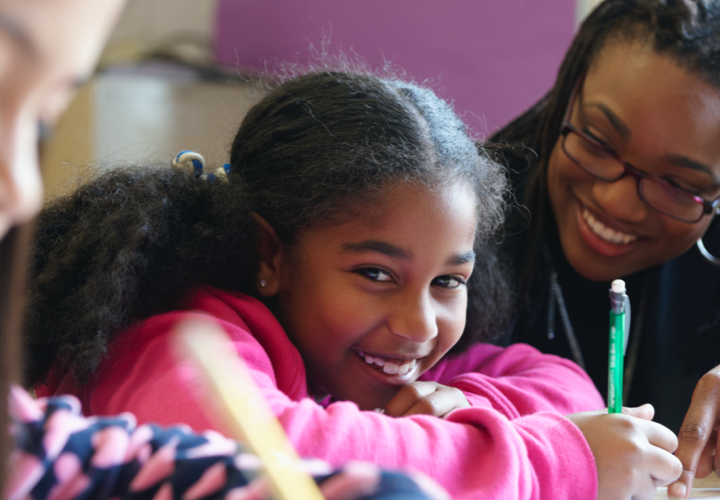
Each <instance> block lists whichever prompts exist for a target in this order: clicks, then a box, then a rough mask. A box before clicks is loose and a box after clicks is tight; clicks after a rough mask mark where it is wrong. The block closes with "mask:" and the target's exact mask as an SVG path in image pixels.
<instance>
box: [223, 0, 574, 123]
mask: <svg viewBox="0 0 720 500" xmlns="http://www.w3.org/2000/svg"><path fill="white" fill-rule="evenodd" d="M574 9H575V0H524V1H523V0H464V1H460V0H442V1H441V0H357V1H349V0H219V6H218V11H217V29H216V47H217V56H218V59H219V61H220V63H221V64H224V65H230V66H235V67H240V68H252V69H260V70H262V69H264V68H265V67H266V65H267V67H268V68H269V69H272V68H273V64H274V62H276V61H294V62H301V63H302V62H304V61H308V60H312V55H311V51H310V50H309V48H310V45H311V44H312V45H313V46H314V47H316V48H320V46H321V41H322V39H323V33H328V34H329V35H330V36H329V38H330V41H331V43H330V51H331V52H332V51H337V50H338V49H340V50H342V51H345V52H350V51H353V52H355V53H357V54H359V55H360V56H361V57H362V58H363V59H364V60H365V61H367V62H368V63H370V64H371V65H372V66H373V67H377V66H379V65H381V64H382V62H383V60H384V59H387V60H390V61H392V62H394V63H395V65H396V66H398V67H400V68H402V69H403V70H405V71H406V72H407V73H408V74H409V75H412V76H413V77H414V78H415V80H416V81H420V82H422V81H425V80H428V81H429V83H430V86H431V87H432V88H433V89H434V90H435V91H436V92H438V93H439V94H440V95H442V96H443V97H445V98H446V99H448V100H451V101H453V102H454V106H455V109H456V111H457V112H458V113H459V114H460V116H461V117H463V118H464V120H465V121H466V123H468V124H469V125H470V126H471V127H472V128H473V129H474V130H475V131H476V132H477V133H478V134H479V135H486V133H492V132H493V131H494V130H495V129H496V128H497V127H499V126H501V125H503V124H504V123H506V122H507V121H508V120H510V119H511V118H512V117H514V116H516V115H517V114H518V113H520V112H522V111H523V110H524V109H525V108H527V107H528V106H530V105H531V104H533V103H534V102H535V101H536V100H537V99H539V98H540V96H542V95H543V94H544V93H545V92H546V91H547V90H548V89H549V88H550V85H551V84H552V82H553V80H554V77H555V73H556V72H557V69H558V67H559V65H560V62H561V60H562V56H563V54H564V52H565V50H566V49H567V47H568V46H569V44H570V40H571V38H572V33H573V23H574V16H575V10H574Z"/></svg>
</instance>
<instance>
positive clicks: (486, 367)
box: [420, 344, 605, 419]
mask: <svg viewBox="0 0 720 500" xmlns="http://www.w3.org/2000/svg"><path fill="white" fill-rule="evenodd" d="M420 380H427V381H434V382H438V383H440V384H443V385H446V386H449V387H454V388H457V389H460V390H461V391H462V392H463V393H464V394H465V397H466V398H467V400H468V402H469V403H470V404H471V405H472V406H481V407H482V406H484V407H488V408H494V409H495V410H497V411H499V412H501V413H502V414H503V415H505V416H506V417H507V418H510V419H512V418H517V417H519V416H522V415H529V414H531V413H535V412H538V411H554V412H557V413H559V414H561V415H569V414H571V413H578V412H583V411H592V410H598V409H601V408H604V407H605V403H604V401H603V400H602V397H601V396H600V393H599V392H598V391H597V389H596V388H595V385H594V384H593V382H592V380H591V379H590V377H588V375H587V374H586V373H585V372H584V371H583V370H582V369H581V368H580V367H579V366H577V365H576V364H575V363H573V362H572V361H569V360H567V359H564V358H561V357H559V356H554V355H552V354H543V353H541V352H540V351H538V350H537V349H535V348H534V347H531V346H529V345H526V344H513V345H511V346H510V347H507V348H502V347H498V346H494V345H490V344H477V345H475V346H473V347H472V348H471V349H469V350H468V351H467V352H465V353H464V354H462V355H460V356H455V357H449V358H446V359H445V360H443V361H442V362H440V363H438V364H437V365H436V366H435V367H433V368H432V369H431V370H429V371H428V372H426V373H425V374H424V375H423V376H422V377H421V378H420Z"/></svg>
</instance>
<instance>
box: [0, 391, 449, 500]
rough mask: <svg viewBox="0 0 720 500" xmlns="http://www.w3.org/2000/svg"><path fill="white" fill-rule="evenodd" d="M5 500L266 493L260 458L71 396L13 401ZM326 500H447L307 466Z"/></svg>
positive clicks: (403, 481) (20, 396) (415, 482)
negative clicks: (95, 409)
mask: <svg viewBox="0 0 720 500" xmlns="http://www.w3.org/2000/svg"><path fill="white" fill-rule="evenodd" d="M9 409H10V414H11V417H12V420H13V423H12V425H11V434H12V436H13V437H14V438H15V442H16V448H15V450H14V451H13V453H12V454H11V457H10V474H9V485H8V491H7V492H6V493H5V496H4V498H5V500H71V499H96V500H102V499H112V500H116V499H117V500H120V499H123V500H126V499H127V500H181V499H182V500H214V499H224V500H261V499H264V498H267V494H268V491H269V484H268V483H267V482H266V480H265V479H264V478H263V476H262V475H261V474H259V472H260V467H261V463H260V461H259V459H258V458H257V457H256V456H255V455H253V454H251V453H248V452H247V451H246V450H245V449H244V448H243V446H242V445H241V444H238V443H237V442H235V441H233V440H230V439H227V438H225V437H223V436H222V435H220V434H219V433H217V432H215V431H207V432H204V433H202V434H198V433H195V432H193V431H192V430H190V428H189V427H186V426H176V427H170V428H163V427H159V426H156V425H141V426H139V427H138V426H137V425H136V422H135V418H134V417H133V416H132V415H131V414H129V413H125V414H121V415H118V416H115V417H91V418H85V417H83V416H82V415H81V413H80V403H79V402H78V400H77V399H76V398H74V397H72V396H59V397H53V398H43V399H40V400H34V399H32V398H31V397H30V395H29V394H28V393H26V392H25V391H24V390H22V389H20V388H19V387H13V388H12V389H11V394H10V405H9ZM304 463H305V466H306V468H307V470H308V472H309V473H311V474H312V475H313V476H314V477H315V480H316V482H317V483H318V485H319V486H320V490H321V492H322V493H323V495H324V496H325V498H327V499H328V500H355V499H357V500H359V499H368V500H369V499H375V500H381V499H384V500H390V499H392V500H430V499H436V500H437V499H443V498H447V497H446V494H445V493H444V492H443V491H442V490H441V489H440V488H439V487H438V486H437V485H435V484H433V483H432V482H430V481H429V480H428V479H426V478H424V477H420V476H418V477H412V478H411V477H410V476H408V475H406V474H401V473H395V472H387V471H382V470H380V469H379V468H377V467H376V466H374V465H372V464H368V463H360V462H354V463H350V464H348V465H347V466H346V467H344V468H343V469H341V470H339V471H333V470H331V468H330V466H329V465H328V464H327V463H325V462H322V461H320V460H307V461H305V462H304Z"/></svg>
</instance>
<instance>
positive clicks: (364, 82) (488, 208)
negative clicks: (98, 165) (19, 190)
mask: <svg viewBox="0 0 720 500" xmlns="http://www.w3.org/2000/svg"><path fill="white" fill-rule="evenodd" d="M230 165H231V171H230V174H229V175H228V180H229V182H227V183H222V182H213V183H207V182H203V181H198V180H195V179H194V178H193V176H192V175H191V174H186V173H184V172H181V171H178V170H177V169H173V168H170V167H154V168H149V167H143V168H119V169H115V170H112V171H109V172H107V173H102V174H100V175H99V176H98V177H97V178H96V179H93V180H91V181H90V182H88V183H87V184H85V185H83V186H81V187H80V188H79V189H78V190H76V191H75V192H73V193H72V194H70V195H68V196H65V197H62V198H60V199H58V200H56V201H54V202H53V203H51V204H49V205H48V206H47V207H45V209H44V210H43V211H42V214H41V215H40V218H39V221H38V236H37V242H36V254H35V258H34V262H33V266H32V270H31V272H32V281H31V285H30V288H31V294H30V303H29V311H28V315H27V321H26V328H25V341H26V348H27V351H28V354H29V356H28V361H29V363H28V366H29V373H28V379H29V381H30V382H31V383H35V382H39V381H43V379H45V377H47V375H48V372H49V370H50V367H51V366H52V365H53V363H55V362H56V361H57V360H59V361H60V363H61V366H62V369H63V370H62V371H64V372H67V371H68V370H70V371H72V372H73V373H74V374H75V376H76V377H77V378H78V379H80V380H82V379H85V378H86V377H87V376H88V375H89V374H90V373H91V372H92V371H93V369H94V368H95V366H97V364H98V363H99V362H100V361H101V360H102V357H103V355H104V353H105V352H106V350H107V348H108V344H109V342H110V341H111V340H112V339H113V338H114V337H115V336H116V335H117V334H118V333H119V332H120V331H122V330H123V329H125V328H127V327H129V326H131V325H132V324H134V323H135V322H137V321H139V320H142V319H144V318H147V317H148V316H150V315H153V314H157V313H159V312H162V311H166V310H168V309H171V308H173V307H177V306H178V304H179V303H180V302H181V301H182V300H183V298H184V296H185V294H186V293H187V290H188V289H189V288H191V287H194V286H199V285H202V284H208V285H211V286H217V287H223V288H230V289H234V290H238V291H242V292H245V293H248V294H251V295H254V296H257V295H256V292H255V285H254V281H255V280H254V278H255V274H256V269H257V254H256V247H257V235H258V230H257V229H258V228H257V224H256V222H255V219H254V218H253V214H254V213H257V214H260V215H261V216H262V217H263V218H265V220H267V221H268V222H269V223H270V224H271V225H272V226H273V228H274V229H275V231H276V233H277V235H278V237H279V238H280V240H281V241H282V242H283V243H284V244H285V245H287V246H288V247H292V245H293V244H294V243H295V242H296V241H297V238H298V235H299V233H300V232H301V231H303V230H304V229H305V228H308V227H312V226H313V225H317V224H322V223H327V222H341V221H343V220H345V219H347V218H348V217H352V216H353V214H354V213H357V211H358V210H362V207H363V204H365V203H372V201H373V200H374V199H375V197H376V196H378V195H381V194H382V193H383V192H384V190H385V189H386V188H388V187H389V186H391V185H392V184H393V183H397V182H411V183H414V184H416V185H419V186H422V187H424V188H426V189H428V190H438V189H446V188H450V187H451V186H452V185H453V183H454V182H456V181H460V182H465V183H468V184H469V185H471V186H473V187H474V189H475V192H476V193H477V210H478V214H479V221H480V223H479V226H478V231H477V235H478V247H480V248H482V249H483V253H482V254H479V255H478V262H477V265H476V272H475V275H476V276H473V277H472V279H471V280H470V283H471V284H473V283H474V284H475V285H477V286H474V287H471V288H470V290H469V293H470V294H472V295H473V296H476V297H477V299H476V300H474V301H473V304H474V307H478V308H483V314H473V317H474V318H475V321H474V324H473V325H468V327H467V330H468V331H471V332H473V334H472V336H470V335H468V336H467V337H466V338H463V340H462V343H460V344H459V345H458V346H457V347H456V351H459V350H462V349H464V348H466V347H467V346H468V345H470V343H472V342H473V341H475V340H477V339H479V338H482V337H483V336H486V335H489V333H490V332H495V331H498V330H499V328H500V326H501V325H502V323H503V321H504V319H505V315H504V312H505V308H506V306H507V305H508V304H509V299H508V295H507V283H506V282H505V276H504V273H502V271H501V270H500V268H499V266H497V259H496V255H495V249H494V247H493V244H492V243H491V239H492V238H491V235H492V234H493V231H494V230H495V229H496V227H497V226H498V225H499V224H501V223H502V220H503V215H504V208H505V194H506V193H505V190H506V177H505V173H504V170H503V169H502V167H500V166H499V165H498V164H497V163H495V162H494V161H492V160H491V159H490V158H489V157H488V155H486V154H484V153H483V154H480V155H478V154H477V151H476V149H475V146H474V143H473V141H472V139H471V138H470V137H468V133H467V131H466V129H465V127H464V126H463V124H462V123H461V122H460V120H459V119H458V118H457V117H456V116H455V114H454V113H453V112H452V110H451V109H450V107H449V106H448V105H447V104H446V103H445V102H443V101H442V100H441V99H439V98H438V97H437V96H435V94H433V93H432V92H431V91H429V90H427V89H425V88H422V87H419V86H416V85H413V84H409V83H405V82H401V81H398V80H394V79H381V78H378V77H376V76H372V75H369V74H357V73H346V72H333V71H322V72H316V73H310V74H306V75H302V76H298V77H294V78H290V79H289V80H287V81H285V82H283V83H282V84H281V85H279V86H278V87H277V88H276V89H274V90H272V91H270V92H269V93H268V94H267V95H266V96H265V98H264V99H263V100H262V101H261V102H259V103H258V104H257V105H255V106H254V107H253V108H252V109H251V110H250V111H249V112H248V114H247V116H246V117H245V119H244V120H243V123H242V125H241V126H240V129H239V131H238V133H237V136H236V138H235V140H234V142H233V144H232V149H231V158H230Z"/></svg>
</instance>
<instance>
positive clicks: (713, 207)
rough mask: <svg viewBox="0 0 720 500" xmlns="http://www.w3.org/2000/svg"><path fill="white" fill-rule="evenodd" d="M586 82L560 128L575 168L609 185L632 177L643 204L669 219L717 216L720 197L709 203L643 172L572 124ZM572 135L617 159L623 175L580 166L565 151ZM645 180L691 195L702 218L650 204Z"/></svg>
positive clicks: (580, 80) (580, 81) (576, 88)
mask: <svg viewBox="0 0 720 500" xmlns="http://www.w3.org/2000/svg"><path fill="white" fill-rule="evenodd" d="M584 81H585V74H582V75H580V78H578V81H577V82H576V83H575V86H574V87H573V91H572V94H570V101H569V102H568V105H567V108H566V109H565V116H564V117H563V121H562V125H561V126H560V135H561V136H562V143H561V147H562V150H563V153H565V155H566V156H567V157H568V158H570V160H571V161H572V162H573V163H574V164H575V166H577V167H578V168H579V169H580V170H582V171H583V172H587V173H588V174H590V175H592V176H593V177H595V178H597V179H600V180H601V181H603V182H609V183H612V182H617V181H619V180H620V179H622V178H623V177H625V176H626V175H630V176H631V177H633V178H634V179H635V186H636V187H637V193H638V197H639V198H640V199H641V200H642V201H643V203H645V204H646V205H647V206H649V207H650V208H652V209H653V210H657V211H658V212H660V213H661V214H663V215H667V216H668V217H671V218H673V219H675V220H678V221H680V222H685V223H687V224H696V223H698V222H700V220H701V219H702V218H703V217H704V216H706V215H708V214H711V213H712V212H713V211H715V213H716V214H719V213H720V196H718V198H716V199H715V200H714V201H708V200H706V199H704V198H701V197H699V196H698V195H696V194H694V193H693V192H691V191H688V190H687V189H683V188H681V187H679V186H673V185H672V184H670V183H669V182H668V181H666V180H665V179H663V178H661V177H658V176H656V175H652V174H648V173H646V172H643V171H642V170H639V169H637V168H636V167H634V166H633V165H631V164H630V163H628V162H626V161H625V160H623V159H622V158H621V157H620V155H619V154H617V153H616V152H615V151H613V150H612V149H610V148H609V147H608V146H607V145H606V144H604V143H603V142H601V141H599V140H597V139H595V138H594V137H592V136H591V135H588V134H586V133H585V132H583V131H582V130H580V129H578V128H577V127H575V126H574V125H573V124H572V123H570V116H571V115H572V111H573V108H574V106H575V99H576V98H577V95H578V94H579V91H580V87H581V86H582V84H583V82H584ZM570 133H575V134H577V135H578V136H580V138H581V139H583V140H586V141H588V142H590V143H591V144H593V145H595V146H597V147H598V148H600V149H601V150H602V151H604V152H605V153H606V154H607V155H608V156H610V157H611V158H613V159H615V161H617V162H618V163H619V164H620V165H621V166H622V167H623V171H622V173H621V174H620V175H619V176H618V177H616V178H614V179H606V178H604V177H601V176H600V175H598V174H596V173H595V172H591V171H589V170H588V169H586V168H585V167H584V166H583V165H581V164H580V162H578V161H577V160H576V159H575V158H573V156H572V155H571V154H570V153H568V152H567V150H566V149H565V140H566V139H567V136H568V135H569V134H570ZM643 179H648V180H651V181H654V182H658V183H661V184H665V185H668V186H669V187H670V188H672V189H675V190H677V191H680V192H681V193H684V194H687V195H689V196H690V197H692V199H693V200H694V201H695V202H697V203H699V204H700V205H702V207H703V211H702V213H701V214H700V216H699V217H698V218H697V219H695V220H688V219H683V218H681V217H678V216H677V215H673V214H671V213H668V212H666V211H665V210H663V209H662V208H658V207H656V206H654V205H652V204H651V203H650V202H648V201H647V200H646V199H645V196H644V195H643V193H642V189H640V182H641V181H642V180H643Z"/></svg>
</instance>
